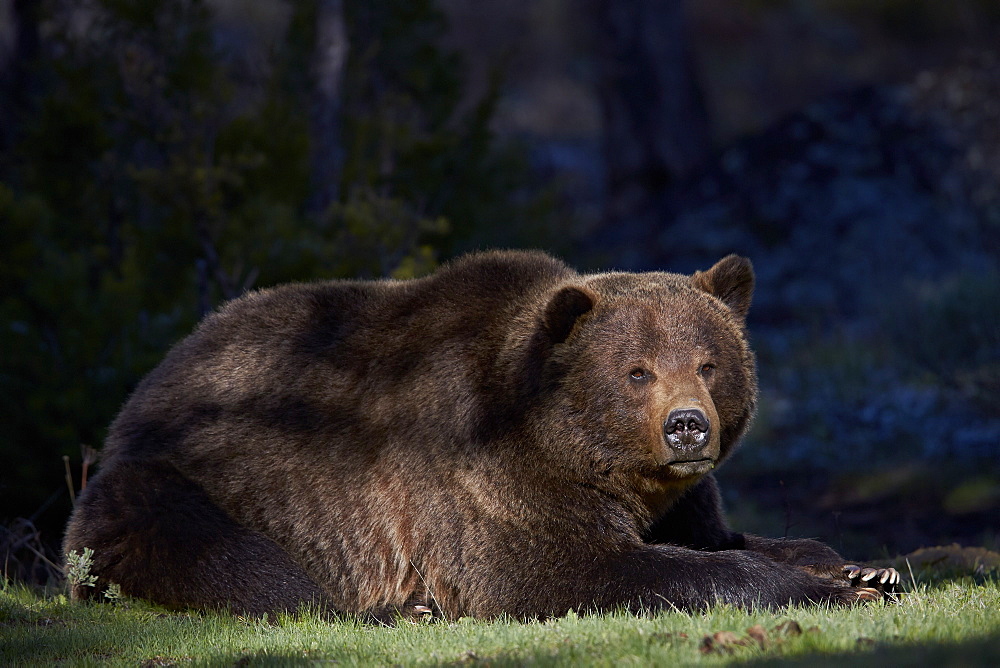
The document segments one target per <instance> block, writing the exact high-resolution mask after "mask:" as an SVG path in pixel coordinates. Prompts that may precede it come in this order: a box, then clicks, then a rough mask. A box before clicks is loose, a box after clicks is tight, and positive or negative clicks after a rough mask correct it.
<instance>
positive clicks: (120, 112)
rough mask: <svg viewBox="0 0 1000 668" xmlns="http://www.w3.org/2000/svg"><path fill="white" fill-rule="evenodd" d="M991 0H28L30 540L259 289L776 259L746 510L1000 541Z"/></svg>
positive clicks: (14, 361) (800, 528)
mask: <svg viewBox="0 0 1000 668" xmlns="http://www.w3.org/2000/svg"><path fill="white" fill-rule="evenodd" d="M998 34H1000V3H997V2H996V1H995V0H955V1H954V2H948V3H943V2H937V1H935V0H746V1H742V2H726V1H723V0H700V1H699V2H689V3H684V2H681V1H680V0H659V1H656V0H535V1H533V2H529V1H528V0H479V1H477V2H470V1H468V0H437V1H435V0H379V1H378V2H352V1H351V0H301V1H296V2H290V1H288V0H202V1H195V0H34V1H31V0H0V425H2V431H0V461H2V462H3V468H2V471H0V521H2V526H3V528H2V529H0V531H2V536H0V543H2V545H0V548H2V549H0V551H2V552H3V553H4V556H3V558H4V560H5V569H6V570H5V572H8V573H10V574H13V575H18V576H20V577H24V578H29V579H38V578H40V577H43V576H44V574H45V573H46V572H47V570H46V569H47V567H46V564H45V561H44V559H43V558H42V556H41V555H47V557H48V558H49V559H51V560H54V559H55V556H54V555H55V550H57V548H58V543H59V540H60V538H61V532H62V527H63V525H64V523H65V520H66V517H67V515H68V513H69V511H70V509H71V507H72V497H73V494H74V493H75V492H78V491H79V489H80V487H81V484H82V482H83V481H84V480H85V477H86V475H88V474H92V472H93V470H94V467H95V466H99V461H97V462H96V463H95V456H94V454H93V453H92V452H91V450H90V449H91V448H99V446H100V444H101V442H102V439H103V435H104V432H105V429H106V427H107V425H108V423H109V422H110V420H111V419H112V417H113V416H114V414H115V412H116V411H117V409H118V408H119V406H120V405H121V404H122V402H123V401H124V399H125V397H126V396H127V394H128V393H129V391H130V390H131V388H133V387H134V386H135V384H136V382H137V381H138V380H139V378H141V377H142V375H143V374H145V373H146V372H147V371H149V370H150V369H151V368H152V367H153V366H154V365H155V364H156V363H157V362H158V361H159V360H160V359H161V358H162V357H163V355H164V353H165V351H166V350H167V348H168V347H169V346H170V345H171V344H172V343H173V342H175V341H177V340H178V339H180V338H181V337H183V336H184V335H185V334H186V333H187V332H189V331H190V330H191V328H192V327H193V326H194V324H195V323H196V322H197V321H198V319H199V318H200V317H202V316H203V315H204V314H205V313H207V312H209V311H211V310H212V309H214V308H215V307H216V306H217V305H218V304H219V303H221V302H222V301H224V300H226V299H229V298H232V297H235V296H237V295H239V294H240V293H242V292H243V291H245V290H248V289H252V288H258V287H264V286H268V285H273V284H275V283H279V282H284V281H290V280H311V279H319V278H333V277H346V276H361V277H379V276H394V277H411V276H417V275H421V274H423V273H426V272H428V271H431V270H432V269H433V268H434V267H435V266H436V265H437V264H438V263H440V262H442V261H444V260H447V259H448V258H449V257H452V256H454V255H455V254H457V253H460V252H463V251H466V250H469V249H474V248H482V247H497V246H511V247H522V246H530V247H541V248H545V249H548V250H550V251H552V252H554V253H556V254H558V255H560V256H562V257H564V258H565V259H567V260H568V261H569V262H571V263H572V264H575V265H577V266H579V267H580V268H583V269H607V268H615V267H617V268H623V269H631V270H643V269H666V270H672V271H691V270H694V269H697V268H704V267H707V266H709V265H710V264H711V263H712V262H714V261H715V260H716V259H718V258H719V257H720V256H722V255H723V254H726V253H729V252H737V253H741V254H744V255H748V256H750V257H751V258H752V259H753V261H754V264H755V267H756V269H757V272H758V280H759V283H758V291H757V296H756V300H755V306H754V309H753V311H752V315H751V321H750V327H751V333H752V336H753V339H754V345H755V346H756V348H757V350H758V353H759V362H760V374H761V386H762V394H763V398H762V402H761V409H760V415H759V418H758V421H757V423H756V426H755V427H754V429H753V431H752V433H751V435H750V437H749V438H748V442H747V443H746V444H745V446H744V448H743V450H742V452H741V453H740V454H738V455H737V456H736V457H735V458H734V460H733V461H732V462H731V463H730V464H728V465H727V468H726V469H723V471H722V472H721V478H722V479H723V482H724V489H726V494H727V499H726V500H727V504H728V506H729V510H730V513H731V515H732V518H733V524H734V525H735V526H736V527H737V528H739V529H742V530H750V531H755V532H759V533H765V534H770V535H782V534H783V533H787V534H788V535H795V536H818V537H821V538H823V539H825V540H827V541H829V542H831V543H832V544H833V545H835V546H836V547H838V548H840V549H841V550H843V551H844V552H845V553H846V554H847V555H853V556H855V557H871V556H875V555H877V554H879V553H882V552H884V553H886V554H897V553H904V552H908V551H912V550H914V549H916V548H918V547H920V546H923V545H934V544H946V543H950V542H952V541H957V542H959V543H961V544H963V545H972V546H984V547H990V548H993V549H996V548H997V547H998V546H1000V545H998V543H1000V526H998V524H1000V522H998V520H997V517H998V516H1000V262H998V260H1000V54H998V53H997V51H996V49H997V48H998V47H997V37H996V36H997V35H998Z"/></svg>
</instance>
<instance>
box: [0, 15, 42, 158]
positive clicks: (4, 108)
mask: <svg viewBox="0 0 1000 668" xmlns="http://www.w3.org/2000/svg"><path fill="white" fill-rule="evenodd" d="M41 5H42V3H41V2H40V1H39V0H13V1H12V2H6V3H5V2H0V21H3V22H5V23H7V25H8V30H9V33H10V34H9V36H8V37H9V40H10V41H9V44H8V46H7V51H6V53H0V172H2V170H4V169H6V168H8V167H9V165H5V164H3V163H4V161H5V160H6V159H7V158H8V157H9V155H10V149H11V148H12V146H13V145H14V143H15V142H16V141H17V131H18V127H19V124H20V123H19V121H20V117H21V115H22V114H24V113H25V112H26V111H27V108H28V107H29V106H30V104H31V102H32V96H33V94H34V93H35V92H36V91H35V90H33V88H34V87H35V86H36V81H35V80H34V73H33V65H34V63H35V61H36V59H37V58H38V53H39V50H40V41H39V30H38V26H39V23H40V22H41V11H42V7H41Z"/></svg>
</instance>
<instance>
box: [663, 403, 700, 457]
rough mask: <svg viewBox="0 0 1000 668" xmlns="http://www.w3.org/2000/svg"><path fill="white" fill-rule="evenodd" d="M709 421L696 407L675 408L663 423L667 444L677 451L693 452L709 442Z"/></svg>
mask: <svg viewBox="0 0 1000 668" xmlns="http://www.w3.org/2000/svg"><path fill="white" fill-rule="evenodd" d="M710 429H711V423H710V422H709V420H708V416H706V415H705V413H704V412H702V411H701V410H700V409H698V408H676V409H674V410H672V411H670V415H668V416H667V419H666V420H665V421H664V423H663V434H664V436H665V437H666V439H667V444H668V445H669V446H670V447H671V448H673V449H674V450H676V451H678V452H687V453H690V452H693V451H696V450H699V449H701V448H702V447H704V446H705V445H706V444H707V443H708V442H709V430H710Z"/></svg>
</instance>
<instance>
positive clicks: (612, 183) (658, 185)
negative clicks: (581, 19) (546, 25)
mask: <svg viewBox="0 0 1000 668" xmlns="http://www.w3.org/2000/svg"><path fill="white" fill-rule="evenodd" d="M593 1H594V3H595V5H596V7H595V11H594V12H593V14H592V15H593V16H594V17H595V20H596V22H597V23H596V24H595V26H594V31H593V37H594V39H595V40H596V41H595V53H596V55H597V84H598V96H599V98H600V102H601V108H602V113H603V119H604V156H605V162H606V168H607V192H606V205H605V224H606V225H607V226H608V229H613V228H615V227H617V226H618V225H620V224H622V223H634V222H635V221H636V219H637V218H645V217H648V216H649V215H651V213H652V212H654V211H655V210H656V209H657V204H656V202H657V201H658V200H659V196H660V195H661V194H662V193H663V191H664V190H665V188H666V187H667V186H668V185H669V184H671V183H673V182H675V181H676V179H677V178H679V177H682V176H684V175H686V174H688V173H689V172H690V171H691V170H692V169H693V168H695V167H697V166H698V165H699V164H701V163H702V162H703V161H704V159H705V158H706V157H707V156H708V153H709V150H710V147H711V142H710V137H709V124H708V114H707V111H706V109H705V104H704V100H703V98H702V93H701V89H700V88H699V86H698V82H697V77H696V74H695V67H694V58H693V55H692V52H691V45H690V43H689V38H688V34H687V25H686V22H685V17H684V3H683V0H593Z"/></svg>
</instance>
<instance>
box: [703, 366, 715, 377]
mask: <svg viewBox="0 0 1000 668" xmlns="http://www.w3.org/2000/svg"><path fill="white" fill-rule="evenodd" d="M699 373H701V375H702V376H705V377H706V378H708V377H709V376H711V375H712V374H713V373H715V365H714V364H702V365H701V370H700V372H699Z"/></svg>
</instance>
